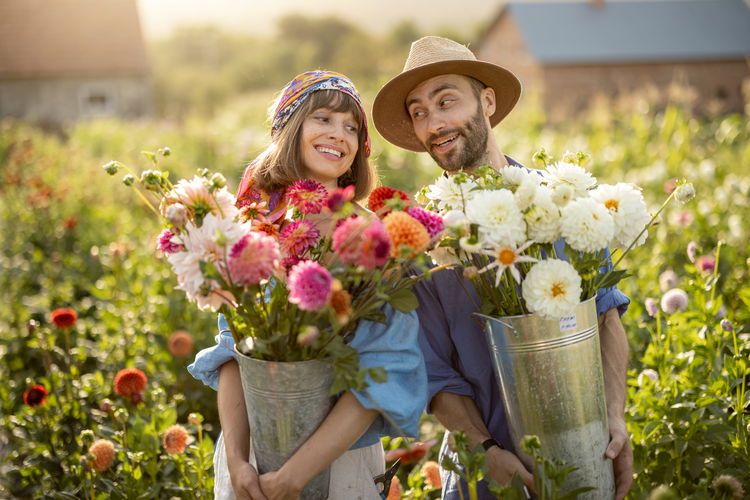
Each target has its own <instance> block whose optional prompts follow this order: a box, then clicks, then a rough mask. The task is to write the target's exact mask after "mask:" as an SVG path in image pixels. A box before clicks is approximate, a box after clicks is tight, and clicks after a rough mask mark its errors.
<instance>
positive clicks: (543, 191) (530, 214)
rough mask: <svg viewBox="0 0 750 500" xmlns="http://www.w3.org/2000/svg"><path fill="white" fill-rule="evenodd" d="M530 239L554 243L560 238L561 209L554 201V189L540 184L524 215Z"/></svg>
mask: <svg viewBox="0 0 750 500" xmlns="http://www.w3.org/2000/svg"><path fill="white" fill-rule="evenodd" d="M524 220H525V221H526V226H527V228H528V234H529V239H531V240H534V241H536V242H538V243H554V242H555V241H557V239H558V238H560V209H559V208H558V207H557V205H556V204H555V202H554V201H552V190H551V189H550V188H548V187H547V186H539V187H538V188H537V190H536V193H535V195H534V201H533V203H532V204H531V207H530V208H529V210H528V211H527V212H526V214H525V215H524Z"/></svg>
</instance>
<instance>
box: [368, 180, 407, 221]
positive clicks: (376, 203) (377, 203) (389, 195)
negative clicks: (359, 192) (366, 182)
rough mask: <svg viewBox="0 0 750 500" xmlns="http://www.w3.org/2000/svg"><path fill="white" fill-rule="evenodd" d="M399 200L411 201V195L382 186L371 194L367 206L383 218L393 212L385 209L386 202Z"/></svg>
mask: <svg viewBox="0 0 750 500" xmlns="http://www.w3.org/2000/svg"><path fill="white" fill-rule="evenodd" d="M398 198H401V199H402V200H403V201H405V202H408V201H409V195H408V194H406V193H404V192H403V191H400V190H398V189H393V188H392V187H388V186H380V187H377V188H375V189H374V190H373V191H372V193H370V197H369V198H368V199H367V206H368V207H369V208H370V210H372V211H373V212H376V213H377V214H378V216H379V217H381V218H382V217H384V216H385V215H387V214H388V213H389V212H390V211H391V209H390V208H387V207H386V208H384V207H385V203H386V201H388V200H393V199H398Z"/></svg>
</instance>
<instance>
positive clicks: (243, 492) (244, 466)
mask: <svg viewBox="0 0 750 500" xmlns="http://www.w3.org/2000/svg"><path fill="white" fill-rule="evenodd" d="M229 478H230V479H231V480H232V489H234V496H235V498H236V499H237V500H268V497H266V496H265V495H264V494H263V491H261V487H260V480H259V478H258V471H257V470H255V467H253V466H252V465H250V463H248V462H239V463H237V464H234V466H233V467H231V468H230V469H229Z"/></svg>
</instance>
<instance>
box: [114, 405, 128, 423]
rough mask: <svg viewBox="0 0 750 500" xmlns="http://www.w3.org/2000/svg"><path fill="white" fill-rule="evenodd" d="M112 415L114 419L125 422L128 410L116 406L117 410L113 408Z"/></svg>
mask: <svg viewBox="0 0 750 500" xmlns="http://www.w3.org/2000/svg"><path fill="white" fill-rule="evenodd" d="M114 417H115V420H117V421H118V422H120V423H122V424H124V423H125V422H127V421H128V412H127V410H126V409H125V408H118V409H117V410H115V415H114Z"/></svg>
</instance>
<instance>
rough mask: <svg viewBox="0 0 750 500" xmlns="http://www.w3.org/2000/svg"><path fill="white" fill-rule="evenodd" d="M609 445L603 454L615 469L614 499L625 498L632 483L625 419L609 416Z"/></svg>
mask: <svg viewBox="0 0 750 500" xmlns="http://www.w3.org/2000/svg"><path fill="white" fill-rule="evenodd" d="M609 436H610V441H609V446H607V451H606V452H605V455H606V456H607V458H611V459H612V461H613V466H614V471H615V485H616V491H615V500H622V499H623V498H625V495H626V494H627V492H628V490H630V486H631V485H632V484H633V448H632V447H631V446H630V436H628V430H627V427H626V426H625V421H624V420H623V419H619V418H612V417H611V416H610V418H609Z"/></svg>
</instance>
